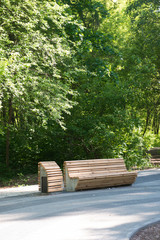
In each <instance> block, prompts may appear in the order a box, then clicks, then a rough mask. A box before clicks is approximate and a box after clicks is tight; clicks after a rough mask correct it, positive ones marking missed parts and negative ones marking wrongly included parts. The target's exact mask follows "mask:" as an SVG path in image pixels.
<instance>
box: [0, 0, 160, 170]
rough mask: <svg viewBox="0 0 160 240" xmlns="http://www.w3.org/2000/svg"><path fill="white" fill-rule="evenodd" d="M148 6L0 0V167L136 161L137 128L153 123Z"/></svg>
mask: <svg viewBox="0 0 160 240" xmlns="http://www.w3.org/2000/svg"><path fill="white" fill-rule="evenodd" d="M158 2H159V1H150V0H148V1H143V0H141V1H137V0H132V1H121V0H119V1H116V2H113V1H110V2H109V1H105V0H87V1H86V0H85V1H80V0H75V1H73V0H72V1H70V0H59V1H58V0H57V1H45V0H43V1H38V0H33V1H30V0H25V1H22V0H18V1H13V0H2V1H1V5H0V56H1V59H0V87H1V88H0V89H1V90H0V116H1V119H0V135H1V139H0V147H1V149H2V150H1V151H0V158H1V162H2V163H1V165H4V163H5V162H6V165H7V166H10V167H11V168H12V169H23V171H32V170H34V171H35V169H36V168H37V162H38V161H40V160H56V161H57V162H58V163H59V165H60V166H61V167H62V165H63V161H64V160H69V159H86V158H107V157H122V156H123V157H124V158H125V160H126V164H127V167H128V168H129V167H132V166H140V165H143V163H144V164H146V160H145V159H146V154H145V152H146V149H147V148H148V147H149V146H150V141H149V140H148V139H149V135H147V136H144V134H145V133H146V132H147V131H148V130H152V129H153V130H154V133H156V134H157V133H158V132H159V124H160V107H159V105H160V104H159V103H160V98H159V90H160V85H159V76H160V73H159V60H160V56H159V54H160V51H159V49H160V45H159V43H160V39H159V36H160V35H159V29H160V26H159V23H160V21H159V3H158ZM157 139H158V137H157ZM157 141H158V140H157ZM156 144H158V142H156Z"/></svg>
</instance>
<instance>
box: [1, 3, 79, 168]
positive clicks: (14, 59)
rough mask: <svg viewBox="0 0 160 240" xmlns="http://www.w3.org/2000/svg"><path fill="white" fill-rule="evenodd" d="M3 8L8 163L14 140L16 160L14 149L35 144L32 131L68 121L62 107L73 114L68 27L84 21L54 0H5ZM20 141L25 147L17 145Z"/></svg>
mask: <svg viewBox="0 0 160 240" xmlns="http://www.w3.org/2000/svg"><path fill="white" fill-rule="evenodd" d="M0 12H1V16H0V23H1V28H0V32H1V34H0V46H1V47H0V55H1V69H2V70H1V75H0V85H1V88H0V89H1V93H0V105H1V108H0V114H1V122H0V127H1V132H0V134H1V135H2V137H3V138H5V139H6V140H5V141H6V153H5V155H6V165H7V166H9V151H10V144H11V142H12V161H13V158H14V157H13V153H15V155H16V154H17V153H16V152H18V151H22V149H23V150H24V149H25V151H26V149H28V151H29V149H31V148H32V147H31V145H30V141H31V142H32V137H33V135H34V134H33V133H36V136H38V133H37V131H40V129H42V128H44V129H46V128H47V124H48V121H49V120H50V121H53V122H55V123H56V122H57V123H58V124H60V125H61V126H62V127H64V122H63V113H64V112H65V113H66V114H69V112H70V109H71V108H72V106H73V105H74V101H72V96H73V95H74V91H73V90H72V89H71V85H72V82H73V78H72V68H73V67H74V65H75V60H74V50H73V48H71V41H70V40H69V39H68V36H67V34H66V28H67V26H68V25H69V23H70V22H72V26H74V27H75V28H77V29H80V28H81V26H80V25H79V24H78V23H76V22H75V21H74V20H73V17H72V16H71V15H69V14H68V13H67V6H59V5H58V4H56V3H55V2H51V1H50V2H48V1H41V2H39V1H36V0H33V1H30V0H26V1H25V2H24V1H21V0H18V1H3V0H2V1H1V5H0ZM79 41H80V40H79ZM18 139H19V141H18ZM22 139H23V140H22ZM16 141H18V143H19V144H20V146H21V149H14V148H16V147H17V144H16ZM21 141H23V144H22V142H21ZM22 146H23V147H22ZM21 154H22V153H21ZM22 155H23V154H22ZM19 161H20V160H19ZM17 162H18V161H17ZM17 162H16V163H14V166H15V165H16V164H17Z"/></svg>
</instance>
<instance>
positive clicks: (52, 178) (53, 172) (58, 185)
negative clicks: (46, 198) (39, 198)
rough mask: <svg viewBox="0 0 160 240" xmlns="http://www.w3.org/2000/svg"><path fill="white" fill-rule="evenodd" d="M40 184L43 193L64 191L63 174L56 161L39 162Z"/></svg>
mask: <svg viewBox="0 0 160 240" xmlns="http://www.w3.org/2000/svg"><path fill="white" fill-rule="evenodd" d="M38 185H39V191H41V192H42V193H51V192H58V191H63V176H62V171H61V169H60V167H59V166H58V165H57V163H56V162H54V161H48V162H39V163H38Z"/></svg>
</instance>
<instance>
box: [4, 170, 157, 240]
mask: <svg viewBox="0 0 160 240" xmlns="http://www.w3.org/2000/svg"><path fill="white" fill-rule="evenodd" d="M24 189H25V188H22V189H21V191H20V189H19V192H20V194H21V195H19V194H18V190H14V193H13V192H12V194H11V192H10V193H9V190H6V192H7V191H8V194H6V195H5V194H4V192H3V191H0V240H42V239H43V240H44V239H46V238H47V237H48V239H54V240H128V239H129V238H130V236H131V235H132V234H133V233H134V232H135V231H136V230H137V229H138V228H140V227H142V226H144V225H146V224H149V223H151V222H155V221H158V220H160V169H157V170H148V171H142V172H139V174H138V178H137V180H136V183H134V184H133V185H132V186H127V187H118V188H110V189H99V190H90V191H81V192H74V193H66V192H62V193H56V194H55V193H54V194H50V195H41V194H40V193H38V190H37V186H32V189H31V188H30V191H29V187H28V192H25V191H24ZM12 191H13V190H12ZM24 194H25V195H24ZM4 195H5V196H4ZM7 196H8V197H7Z"/></svg>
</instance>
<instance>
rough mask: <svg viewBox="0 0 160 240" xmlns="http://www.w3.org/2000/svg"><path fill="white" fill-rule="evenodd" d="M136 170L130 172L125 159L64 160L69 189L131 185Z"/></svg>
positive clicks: (66, 184) (65, 179)
mask: <svg viewBox="0 0 160 240" xmlns="http://www.w3.org/2000/svg"><path fill="white" fill-rule="evenodd" d="M136 177H137V173H136V172H128V171H127V169H126V166H125V163H124V160H123V159H93V160H77V161H66V162H64V183H65V187H66V190H67V191H76V190H83V189H94V188H104V187H111V186H122V185H131V184H132V183H133V182H134V181H135V179H136Z"/></svg>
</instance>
